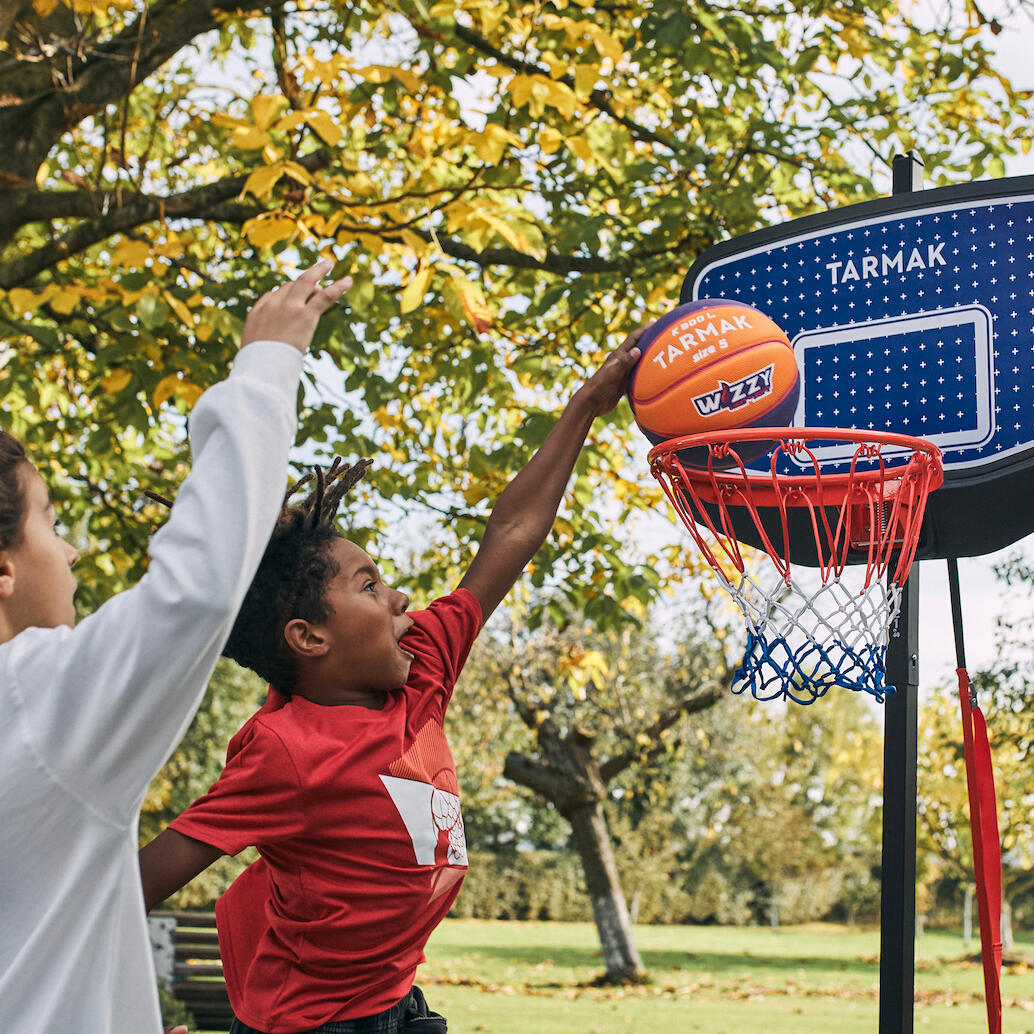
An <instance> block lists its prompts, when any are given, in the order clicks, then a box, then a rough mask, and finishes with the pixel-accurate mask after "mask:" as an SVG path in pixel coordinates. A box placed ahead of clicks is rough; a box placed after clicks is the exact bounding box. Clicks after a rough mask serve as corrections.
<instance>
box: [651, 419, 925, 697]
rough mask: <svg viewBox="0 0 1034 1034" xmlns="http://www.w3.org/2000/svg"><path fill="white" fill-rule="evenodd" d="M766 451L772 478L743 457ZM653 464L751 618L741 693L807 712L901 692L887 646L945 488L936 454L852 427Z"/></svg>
mask: <svg viewBox="0 0 1034 1034" xmlns="http://www.w3.org/2000/svg"><path fill="white" fill-rule="evenodd" d="M759 443H760V444H761V445H762V446H763V447H764V448H767V449H768V450H769V452H768V455H769V461H768V465H769V470H768V473H760V472H759V471H758V469H757V467H758V464H757V462H756V461H755V460H749V462H751V463H752V469H748V468H747V467H746V466H745V464H744V462H743V460H742V459H741V455H740V453H741V452H742V453H743V454H744V455H747V456H748V457H749V456H751V455H752V454H753V455H757V452H758V448H759ZM845 443H847V448H848V449H849V450H851V449H853V455H852V456H851V458H850V460H849V462H848V463H847V464H846V465H841V467H840V471H839V472H838V473H835V474H830V473H828V471H825V470H824V468H823V465H822V463H821V461H820V459H819V458H818V455H822V453H823V450H828V448H829V447H830V445H836V446H837V448H838V450H839V451H840V452H843V449H844V447H845ZM817 454H818V455H817ZM788 459H790V460H792V464H788V463H787V462H786V461H787V460H788ZM650 465H651V471H652V473H653V474H654V476H655V477H656V478H657V479H658V481H659V482H660V484H661V486H662V487H663V489H664V491H665V494H666V495H667V497H668V499H669V500H670V501H671V503H672V505H673V506H674V507H675V510H676V512H677V513H678V514H679V516H680V518H681V519H682V521H683V523H684V524H685V525H686V527H687V529H688V530H689V532H690V534H691V535H692V537H693V539H694V540H695V542H696V544H697V546H698V548H699V549H700V551H701V553H702V554H703V555H704V557H705V558H706V560H707V562H708V563H709V564H710V566H711V567H712V569H713V570H714V573H715V576H716V577H717V579H718V581H719V583H720V584H721V585H722V586H723V587H724V588H725V590H726V591H727V592H728V593H729V595H730V596H731V597H732V599H733V600H734V601H735V603H736V605H737V606H738V607H739V610H740V611H741V613H742V615H743V618H744V620H745V623H746V627H747V646H746V651H745V653H744V657H743V661H742V662H741V664H740V666H739V668H738V669H737V672H736V675H735V679H734V683H733V691H734V692H740V693H742V692H748V691H749V692H750V693H751V694H752V695H753V696H755V697H757V698H758V699H763V700H771V699H786V700H793V701H795V702H797V703H802V704H807V703H812V702H813V701H815V700H817V699H818V698H819V697H822V696H824V695H825V694H826V693H827V692H828V691H829V690H830V689H833V688H834V687H839V688H842V689H849V690H854V691H858V692H865V693H869V694H871V695H872V696H873V697H875V698H876V699H877V700H881V701H882V700H883V698H884V696H885V695H886V694H887V693H888V692H890V691H892V689H893V687H892V686H888V685H887V682H886V675H887V670H886V652H887V646H888V644H889V641H890V636H891V634H892V629H893V627H894V621H895V619H896V618H897V615H898V612H899V610H900V604H901V589H902V587H903V585H904V583H905V580H906V579H907V577H908V572H909V569H910V567H911V565H912V560H913V558H914V556H915V550H916V545H917V543H918V539H919V533H920V530H921V528H922V522H923V514H924V512H925V508H926V500H927V496H928V494H929V493H930V492H931V491H932V490H933V489H935V488H937V487H938V486H939V485H940V484H941V482H942V479H943V474H942V468H941V461H940V453H939V451H938V450H937V448H936V447H935V446H933V445H931V444H930V443H929V442H925V441H923V440H921V439H913V438H907V437H905V436H901V435H893V434H884V433H867V432H862V431H854V430H851V431H843V430H834V429H828V428H818V429H816V428H786V429H782V428H779V429H776V428H763V429H753V430H747V429H739V430H735V431H728V432H715V433H710V434H704V435H690V436H686V437H684V438H678V439H673V440H672V441H668V442H665V443H663V444H662V445H659V446H656V447H655V448H654V449H653V450H652V451H651V453H650ZM788 466H790V467H791V469H792V470H793V473H789V474H788V473H786V469H787V468H788ZM845 468H846V469H845ZM741 540H746V541H747V542H752V543H755V547H754V548H752V547H749V546H748V547H744V545H743V544H742V541H741ZM795 556H796V557H798V559H799V560H801V561H802V562H803V563H805V564H807V565H808V566H807V567H803V566H799V565H795V563H794V558H795Z"/></svg>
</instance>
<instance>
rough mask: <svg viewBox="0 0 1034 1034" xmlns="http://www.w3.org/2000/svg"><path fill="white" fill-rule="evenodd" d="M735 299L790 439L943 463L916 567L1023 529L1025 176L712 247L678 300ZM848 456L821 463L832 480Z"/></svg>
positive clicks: (1029, 389) (831, 455) (1030, 359)
mask: <svg viewBox="0 0 1034 1034" xmlns="http://www.w3.org/2000/svg"><path fill="white" fill-rule="evenodd" d="M700 298H734V299H738V300H740V301H743V302H746V303H748V304H750V305H753V306H755V307H756V308H758V309H760V310H761V311H762V312H764V313H766V314H767V315H768V316H769V317H771V319H773V320H774V321H775V322H776V323H778V324H779V325H780V326H781V327H782V328H783V330H784V331H785V332H786V334H787V336H788V337H789V338H790V340H791V341H792V342H793V345H794V352H795V355H796V357H797V363H798V367H799V368H800V372H801V384H802V388H801V396H800V402H799V404H798V407H797V412H796V414H795V417H794V421H793V423H794V425H795V426H798V427H840V428H850V427H853V428H864V429H867V430H880V431H893V432H898V433H904V434H909V435H913V436H916V437H920V438H925V439H927V440H929V441H932V442H933V443H934V444H936V445H937V446H938V447H939V448H940V449H941V451H942V454H943V457H944V471H945V483H944V487H943V488H941V489H940V490H939V491H938V492H936V493H934V494H933V495H932V496H931V498H930V503H929V506H928V516H927V521H926V524H925V526H924V530H923V535H922V537H921V539H920V546H919V551H918V554H917V555H918V556H919V557H920V558H921V559H930V558H933V557H945V556H975V555H979V554H981V553H986V552H990V551H991V550H994V549H999V548H1002V547H1003V546H1006V545H1008V544H1009V543H1011V542H1014V541H1016V540H1017V539H1018V538H1021V537H1023V536H1024V535H1027V534H1029V533H1030V532H1032V531H1034V177H1029V176H1028V177H1018V178H1014V179H1004V180H996V181H991V182H978V183H970V184H966V185H964V186H959V187H946V188H939V189H933V190H924V191H917V192H915V193H907V194H898V195H895V196H892V197H888V198H883V199H881V200H878V201H873V202H868V203H865V204H861V205H853V206H849V207H847V208H842V209H838V210H836V211H833V212H828V213H823V214H821V215H816V216H809V217H806V218H803V219H798V220H795V221H793V222H791V223H786V224H783V225H780V226H775V227H772V228H770V229H765V230H761V231H758V232H756V233H752V234H748V235H746V236H744V237H740V238H737V239H736V240H733V241H727V242H723V243H721V244H718V245H715V246H714V247H713V248H710V249H709V250H708V251H707V252H705V254H704V255H703V256H701V258H700V259H699V260H698V261H697V262H696V263H695V265H694V266H693V268H692V269H691V270H690V271H689V274H688V275H687V277H686V281H685V283H684V285H683V290H682V301H684V302H685V301H692V300H696V299H700ZM845 456H846V453H845V452H844V451H843V450H842V449H838V448H837V447H834V446H830V448H828V449H824V450H821V451H820V453H819V458H820V460H821V461H822V463H823V465H824V467H827V468H828V469H829V470H831V471H835V470H837V469H842V467H843V464H844V462H845Z"/></svg>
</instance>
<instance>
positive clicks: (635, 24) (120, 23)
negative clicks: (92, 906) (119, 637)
mask: <svg viewBox="0 0 1034 1034" xmlns="http://www.w3.org/2000/svg"><path fill="white" fill-rule="evenodd" d="M1030 7H1031V4H1030V0H1017V3H1015V4H1014V5H1013V8H1012V9H1013V12H1014V15H1015V16H1016V17H1019V16H1021V15H1022V13H1023V12H1024V11H1029V10H1030ZM983 22H984V19H983V18H982V16H981V15H980V12H979V11H978V9H977V7H976V5H975V4H973V3H971V2H970V0H950V2H945V3H943V4H941V5H939V6H938V14H937V24H930V25H928V26H925V27H921V26H919V25H917V24H916V23H915V22H913V21H912V20H910V18H909V16H908V14H907V13H903V12H902V11H901V10H899V5H897V4H896V3H894V2H893V0H873V2H871V3H866V4H864V5H858V4H838V5H832V6H831V5H828V4H826V3H824V2H821V3H820V2H819V0H807V2H806V3H804V4H799V3H798V4H788V3H783V2H782V0H765V2H763V3H761V4H757V3H755V2H753V0H730V2H729V3H727V4H725V5H723V6H719V7H716V6H715V5H713V4H710V3H705V2H703V0H689V2H685V0H649V2H644V3H635V4H630V3H622V2H620V0H617V2H614V0H551V2H546V3H538V2H530V0H498V2H493V3H491V4H488V3H483V2H481V0H443V2H437V3H435V2H430V0H395V2H393V3H392V4H389V5H384V4H382V3H373V2H371V0H252V2H250V3H246V4H242V3H241V0H6V2H5V3H4V5H3V10H2V12H0V51H2V55H0V138H2V139H3V140H4V141H5V144H6V146H5V148H4V149H3V153H2V154H0V327H3V330H4V334H5V337H6V342H7V344H6V347H5V349H4V351H3V366H2V369H0V389H2V390H3V393H4V396H5V398H6V400H7V403H8V415H9V419H10V421H11V423H12V424H13V425H14V428H15V430H16V431H18V432H19V433H21V434H22V435H23V436H25V437H26V438H28V439H29V440H30V442H31V444H32V446H33V450H34V455H35V456H36V458H37V460H38V461H39V463H40V464H41V466H43V467H45V468H47V472H48V473H49V474H50V476H51V480H52V481H53V482H55V483H57V484H59V485H60V496H61V498H60V502H61V503H62V506H63V510H64V512H65V513H66V514H68V517H69V520H70V522H72V523H74V524H76V525H77V527H79V528H80V530H79V539H80V544H81V545H82V547H83V550H82V552H83V556H84V559H83V561H82V565H83V572H84V578H83V583H84V594H83V602H84V605H85V606H86V607H87V608H89V607H90V606H92V605H93V604H94V603H96V602H97V601H98V600H99V599H100V598H102V597H103V596H105V595H107V594H108V593H109V592H110V591H112V590H113V589H115V588H118V587H119V586H121V585H122V584H123V583H124V582H125V581H126V580H131V579H133V578H135V577H137V576H138V575H139V574H140V572H141V569H142V568H141V564H142V562H141V560H140V559H139V558H140V556H141V555H142V545H143V539H144V537H145V535H146V533H147V531H148V530H149V525H150V523H151V522H152V521H153V520H155V519H156V518H155V514H154V513H153V512H152V511H151V510H149V509H148V508H147V507H146V506H144V505H143V503H142V502H141V501H140V499H139V493H138V492H137V491H136V488H137V486H147V487H151V488H154V489H156V490H157V491H161V492H164V493H165V494H172V492H173V491H174V487H175V485H176V483H178V480H179V479H180V478H181V477H182V475H183V472H184V469H185V468H184V444H183V433H182V430H183V417H184V415H185V414H186V413H187V412H188V411H189V408H190V406H191V404H192V403H193V401H194V400H195V399H196V397H197V395H198V393H199V392H200V391H201V390H202V389H203V388H204V387H206V386H207V385H208V384H210V383H212V382H213V381H214V380H216V379H217V378H218V377H220V376H221V375H222V373H223V371H224V370H225V368H226V365H227V363H228V361H229V360H230V358H231V356H232V354H233V352H234V349H235V347H236V343H237V340H238V336H239V330H240V323H241V316H242V314H243V313H244V311H245V309H246V308H247V306H248V304H249V303H250V302H251V301H252V300H253V299H254V297H255V296H256V294H257V293H258V292H259V291H261V290H262V289H264V288H266V287H268V286H270V284H271V283H272V282H273V280H274V279H275V278H276V276H278V275H279V274H278V273H276V272H275V271H274V269H273V267H274V266H279V267H286V268H290V267H291V266H293V265H295V264H296V263H300V262H307V261H309V260H310V259H311V258H312V257H313V256H314V255H315V254H317V253H332V254H334V255H335V256H336V257H337V258H338V259H339V260H340V263H339V269H338V271H339V272H344V271H346V270H347V271H350V272H351V273H352V274H353V276H354V277H355V285H354V287H353V288H352V290H351V292H350V294H349V297H348V311H347V313H342V314H341V317H340V318H339V319H338V320H336V321H335V320H329V321H327V322H326V325H325V327H324V331H323V334H322V337H321V338H320V340H319V342H318V347H319V348H320V349H321V350H322V354H323V355H324V357H325V358H324V361H323V363H322V365H320V366H319V367H318V372H317V368H313V369H312V370H311V371H310V385H309V386H310V389H313V390H310V391H309V392H308V394H307V398H308V405H307V407H306V410H305V413H304V416H303V421H302V428H301V432H300V438H299V441H300V443H302V444H303V445H305V446H306V448H307V450H308V451H309V452H310V453H315V454H321V455H323V454H328V453H330V452H333V451H336V450H342V451H345V450H347V451H349V452H353V451H358V452H361V453H368V454H371V455H377V456H378V457H380V459H381V462H380V463H379V470H378V472H377V473H375V474H374V475H373V479H372V489H371V499H374V500H381V501H388V502H394V503H395V504H397V505H398V506H401V507H404V508H406V509H407V510H410V511H411V510H412V509H413V508H414V507H417V506H419V505H424V506H427V507H429V508H431V509H432V510H433V511H436V512H441V513H444V514H445V515H447V517H448V521H447V522H446V525H445V529H444V530H443V532H442V533H441V534H440V535H436V536H435V537H433V538H432V540H431V541H430V542H429V544H428V548H427V549H426V550H425V551H424V553H423V555H422V557H421V559H422V560H423V561H424V563H423V564H422V565H421V566H422V568H423V569H424V570H425V571H426V572H427V575H426V578H427V585H425V586H424V588H426V587H427V586H429V585H431V584H434V585H440V584H442V583H443V582H444V581H446V580H447V579H448V578H449V577H450V576H451V575H452V574H453V572H454V569H455V566H456V564H457V563H462V562H463V560H464V559H465V554H466V551H467V550H468V548H469V547H470V544H471V542H472V541H473V540H474V539H475V538H476V537H477V536H478V533H479V530H480V527H481V523H482V521H483V519H484V514H485V510H486V506H487V501H488V500H489V499H491V498H492V497H494V495H495V494H496V493H497V490H498V488H499V487H500V485H501V484H502V483H504V481H505V480H506V479H507V477H508V476H509V475H510V474H511V473H512V472H513V471H514V470H515V469H516V468H517V467H518V466H519V465H520V464H521V462H522V461H523V460H524V459H525V458H526V456H527V453H528V451H529V450H531V449H533V448H534V447H535V446H536V445H537V444H538V443H539V442H540V441H541V439H542V437H543V435H544V433H545V430H546V428H547V426H548V423H549V418H548V416H547V414H548V413H550V412H552V411H553V410H554V408H555V405H556V402H557V400H558V399H559V398H560V397H562V396H563V395H565V394H566V393H567V392H568V391H569V390H570V388H571V386H572V385H573V384H574V383H576V382H577V381H578V379H579V378H581V377H582V376H583V375H584V373H585V372H586V370H588V369H590V368H591V367H593V366H594V365H595V364H596V363H597V362H598V360H599V358H600V356H601V354H602V349H603V347H604V346H605V345H606V344H607V343H614V342H616V340H617V339H618V338H619V337H620V336H621V335H622V334H623V333H624V332H625V331H626V330H627V329H629V328H630V327H632V326H634V325H636V324H637V323H639V322H641V321H642V320H643V319H645V318H646V317H648V316H651V315H657V314H658V313H659V312H661V311H663V310H664V309H665V308H667V307H668V306H670V305H671V304H672V302H673V301H674V299H675V298H676V296H677V293H678V287H679V283H680V281H681V279H682V276H683V274H684V272H685V270H686V269H687V268H688V266H689V265H690V264H691V263H692V261H693V259H694V258H695V257H696V256H697V255H699V254H700V252H701V251H702V250H703V249H704V248H706V247H707V246H708V245H710V244H711V243H713V242H714V241H716V240H718V239H720V238H722V237H726V236H731V235H735V234H739V233H742V232H744V231H746V230H749V229H753V228H755V227H757V226H759V225H763V224H765V223H766V222H769V221H771V220H773V219H783V218H787V217H791V216H795V215H799V214H802V213H805V212H811V211H815V210H818V209H821V208H824V207H829V206H835V205H842V204H845V203H848V202H852V201H856V200H861V199H864V198H867V197H871V196H872V195H873V193H874V191H875V189H876V188H875V186H874V177H878V176H880V175H885V172H886V169H887V167H888V165H889V162H890V160H891V158H892V156H893V154H894V153H895V152H897V151H900V150H901V149H902V148H906V147H917V148H918V149H919V150H920V151H921V152H922V153H923V154H924V156H925V157H926V161H927V168H928V170H929V171H930V173H931V175H932V176H933V178H934V179H935V180H936V181H948V180H957V179H960V178H966V177H972V176H975V175H980V174H984V173H987V172H989V173H991V174H995V173H996V172H997V171H999V170H1000V168H1001V162H1000V157H999V156H1000V155H1001V154H1004V153H1009V152H1010V151H1011V149H1012V148H1014V146H1015V144H1014V143H1013V133H1012V126H1011V124H1012V121H1013V120H1014V119H1022V118H1025V112H1024V108H1023V104H1024V97H1023V95H1021V94H1019V93H1017V92H1016V91H1014V90H1013V89H1012V87H1011V86H1010V85H1009V83H1008V82H1006V81H1004V80H1003V79H1002V78H1001V77H999V76H998V75H997V73H996V71H995V68H994V65H993V58H992V55H991V53H990V51H989V49H988V39H989V35H988V34H989V33H990V31H991V29H992V28H995V26H989V25H985V24H983ZM332 379H334V380H335V384H336V388H335V387H332V386H331V380H332ZM334 391H337V392H338V394H337V395H334V394H333V392H334ZM626 422H627V415H626V416H621V415H618V416H616V417H614V418H612V419H611V421H610V422H608V423H606V424H603V425H601V426H600V428H599V429H598V430H597V431H596V432H595V433H594V437H593V439H592V442H591V444H590V449H589V450H588V452H587V453H586V455H585V460H584V462H583V463H582V464H581V466H580V467H579V471H578V477H577V480H576V481H575V484H574V486H573V496H572V506H571V509H570V511H569V513H568V520H567V522H566V524H562V525H561V526H560V529H559V531H558V534H557V535H556V537H555V538H554V539H553V540H552V541H551V543H550V544H549V546H548V547H547V548H546V549H545V550H544V552H543V554H542V556H541V563H540V566H539V569H540V571H545V570H551V571H553V572H554V573H555V575H556V585H558V586H561V587H563V591H564V592H565V593H566V595H567V597H568V602H569V603H570V604H571V605H572V606H574V607H575V608H576V609H581V608H586V609H588V610H589V611H590V612H591V616H592V617H593V618H594V619H595V620H609V621H614V620H618V619H620V618H621V617H622V616H623V615H624V614H625V608H626V605H627V602H628V601H630V600H631V601H633V602H634V601H637V600H638V601H640V602H641V601H643V600H646V599H647V598H649V596H650V595H651V593H652V591H653V590H654V587H655V584H656V582H655V580H651V578H650V577H649V572H650V565H649V563H646V564H643V565H641V566H638V567H637V566H635V565H633V564H630V563H629V562H628V561H627V559H626V557H625V553H624V550H623V549H622V548H621V546H620V545H619V540H620V535H619V534H618V531H619V530H620V527H621V524H622V522H623V521H624V520H625V519H626V518H627V516H628V514H629V513H630V512H632V511H634V510H635V509H636V508H637V507H640V506H644V505H652V504H653V503H654V502H655V501H656V498H657V496H656V493H655V492H653V491H652V490H651V491H647V490H644V489H643V488H642V487H641V486H636V485H635V484H634V483H633V479H629V478H628V471H627V466H628V452H627V428H626V427H625V424H626ZM389 462H390V468H389V466H388V463H389ZM602 481H605V482H607V485H608V492H607V495H608V496H609V498H610V499H611V500H612V501H613V502H612V506H611V507H609V508H607V509H604V508H603V507H593V506H591V505H589V502H588V501H589V499H590V498H591V497H592V490H593V487H594V486H595V485H598V484H599V483H600V482H602ZM393 512H394V511H392V510H391V509H390V508H389V507H388V506H387V503H386V504H385V506H384V507H382V508H381V509H379V510H378V512H377V513H376V514H375V517H376V520H374V521H373V522H372V523H371V525H370V527H369V528H368V529H367V530H368V532H369V534H370V535H373V534H375V533H379V532H382V531H383V530H385V527H386V525H387V524H388V523H390V519H391V516H392V514H393ZM86 518H89V521H88V525H87V523H86ZM80 522H82V523H81V526H80ZM596 573H599V574H600V575H601V576H602V577H600V579H599V580H598V581H593V578H592V577H591V576H592V575H595V574H596Z"/></svg>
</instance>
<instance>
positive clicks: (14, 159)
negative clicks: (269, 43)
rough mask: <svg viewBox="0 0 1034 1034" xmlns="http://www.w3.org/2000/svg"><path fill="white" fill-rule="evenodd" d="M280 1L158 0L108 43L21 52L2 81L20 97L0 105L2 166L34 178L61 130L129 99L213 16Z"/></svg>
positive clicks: (265, 8)
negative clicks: (13, 68) (6, 146)
mask: <svg viewBox="0 0 1034 1034" xmlns="http://www.w3.org/2000/svg"><path fill="white" fill-rule="evenodd" d="M287 2H288V0H256V2H255V3H253V4H250V5H249V4H243V3H242V2H241V0H157V2H156V3H154V4H153V6H150V7H146V6H145V8H144V10H143V11H142V12H141V13H140V14H139V15H138V16H137V18H135V19H134V20H133V21H132V22H130V23H129V24H127V25H126V26H125V28H124V29H123V30H122V31H121V32H120V33H118V34H117V35H115V36H113V37H112V38H111V39H108V40H104V41H101V42H94V41H92V40H77V41H76V43H77V45H76V46H75V47H67V48H66V47H64V46H63V44H64V43H65V42H66V41H65V40H61V39H54V38H52V37H51V38H49V39H46V40H44V41H42V42H43V45H42V46H41V47H40V52H39V54H35V55H29V54H27V53H26V54H23V55H22V56H21V60H20V61H19V65H20V66H21V67H20V68H19V69H18V70H17V71H11V72H9V73H7V74H6V76H5V78H4V92H8V93H10V94H12V95H13V96H15V97H18V98H20V103H16V104H8V105H7V106H5V107H2V108H0V139H3V140H6V141H9V142H10V144H11V145H12V146H11V150H10V151H9V152H8V154H7V156H6V158H5V160H4V161H3V166H4V168H6V170H7V171H8V172H9V173H12V174H14V175H17V176H20V177H22V178H23V179H26V180H31V179H33V177H34V176H35V174H36V171H37V169H38V168H39V166H40V164H41V163H42V161H43V160H44V158H45V157H46V155H47V153H48V152H49V151H50V149H51V147H53V145H54V143H55V142H56V141H57V139H58V138H59V137H60V136H61V134H62V133H64V132H66V131H67V130H68V129H70V128H71V127H72V126H74V125H77V124H78V123H79V122H81V121H82V120H83V119H84V118H86V117H87V116H89V115H91V114H93V113H94V112H96V111H97V110H99V109H100V108H102V107H103V106H104V105H106V104H111V103H114V102H116V101H119V100H121V99H122V98H123V97H126V96H128V95H129V94H130V93H131V92H132V91H133V90H134V89H135V88H136V86H138V85H139V84H140V83H141V82H143V81H144V80H145V79H146V78H147V77H148V76H149V75H151V74H152V73H153V72H155V71H156V70H157V69H158V68H160V67H161V66H162V65H163V64H165V62H166V61H168V60H169V58H171V57H172V56H173V55H175V54H176V53H177V52H179V51H180V50H181V49H182V48H183V47H185V46H186V45H187V44H188V43H190V42H191V41H192V40H194V39H195V38H196V37H198V36H200V35H202V34H203V33H206V32H208V31H210V30H212V29H215V28H218V26H219V19H218V15H219V14H223V13H231V12H232V13H240V12H242V11H246V10H249V9H251V10H254V11H255V13H267V14H268V13H271V12H274V11H277V10H280V9H281V8H282V7H283V6H284V5H285V4H286V3H287ZM37 21H38V19H37ZM38 27H39V28H40V29H41V30H42V29H44V26H43V25H40V26H38Z"/></svg>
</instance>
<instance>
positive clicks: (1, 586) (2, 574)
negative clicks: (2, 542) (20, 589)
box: [0, 549, 14, 600]
mask: <svg viewBox="0 0 1034 1034" xmlns="http://www.w3.org/2000/svg"><path fill="white" fill-rule="evenodd" d="M13 592H14V562H13V561H12V560H11V554H10V552H9V551H8V550H6V549H0V600H6V599H9V598H10V596H11V594H12V593H13Z"/></svg>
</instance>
